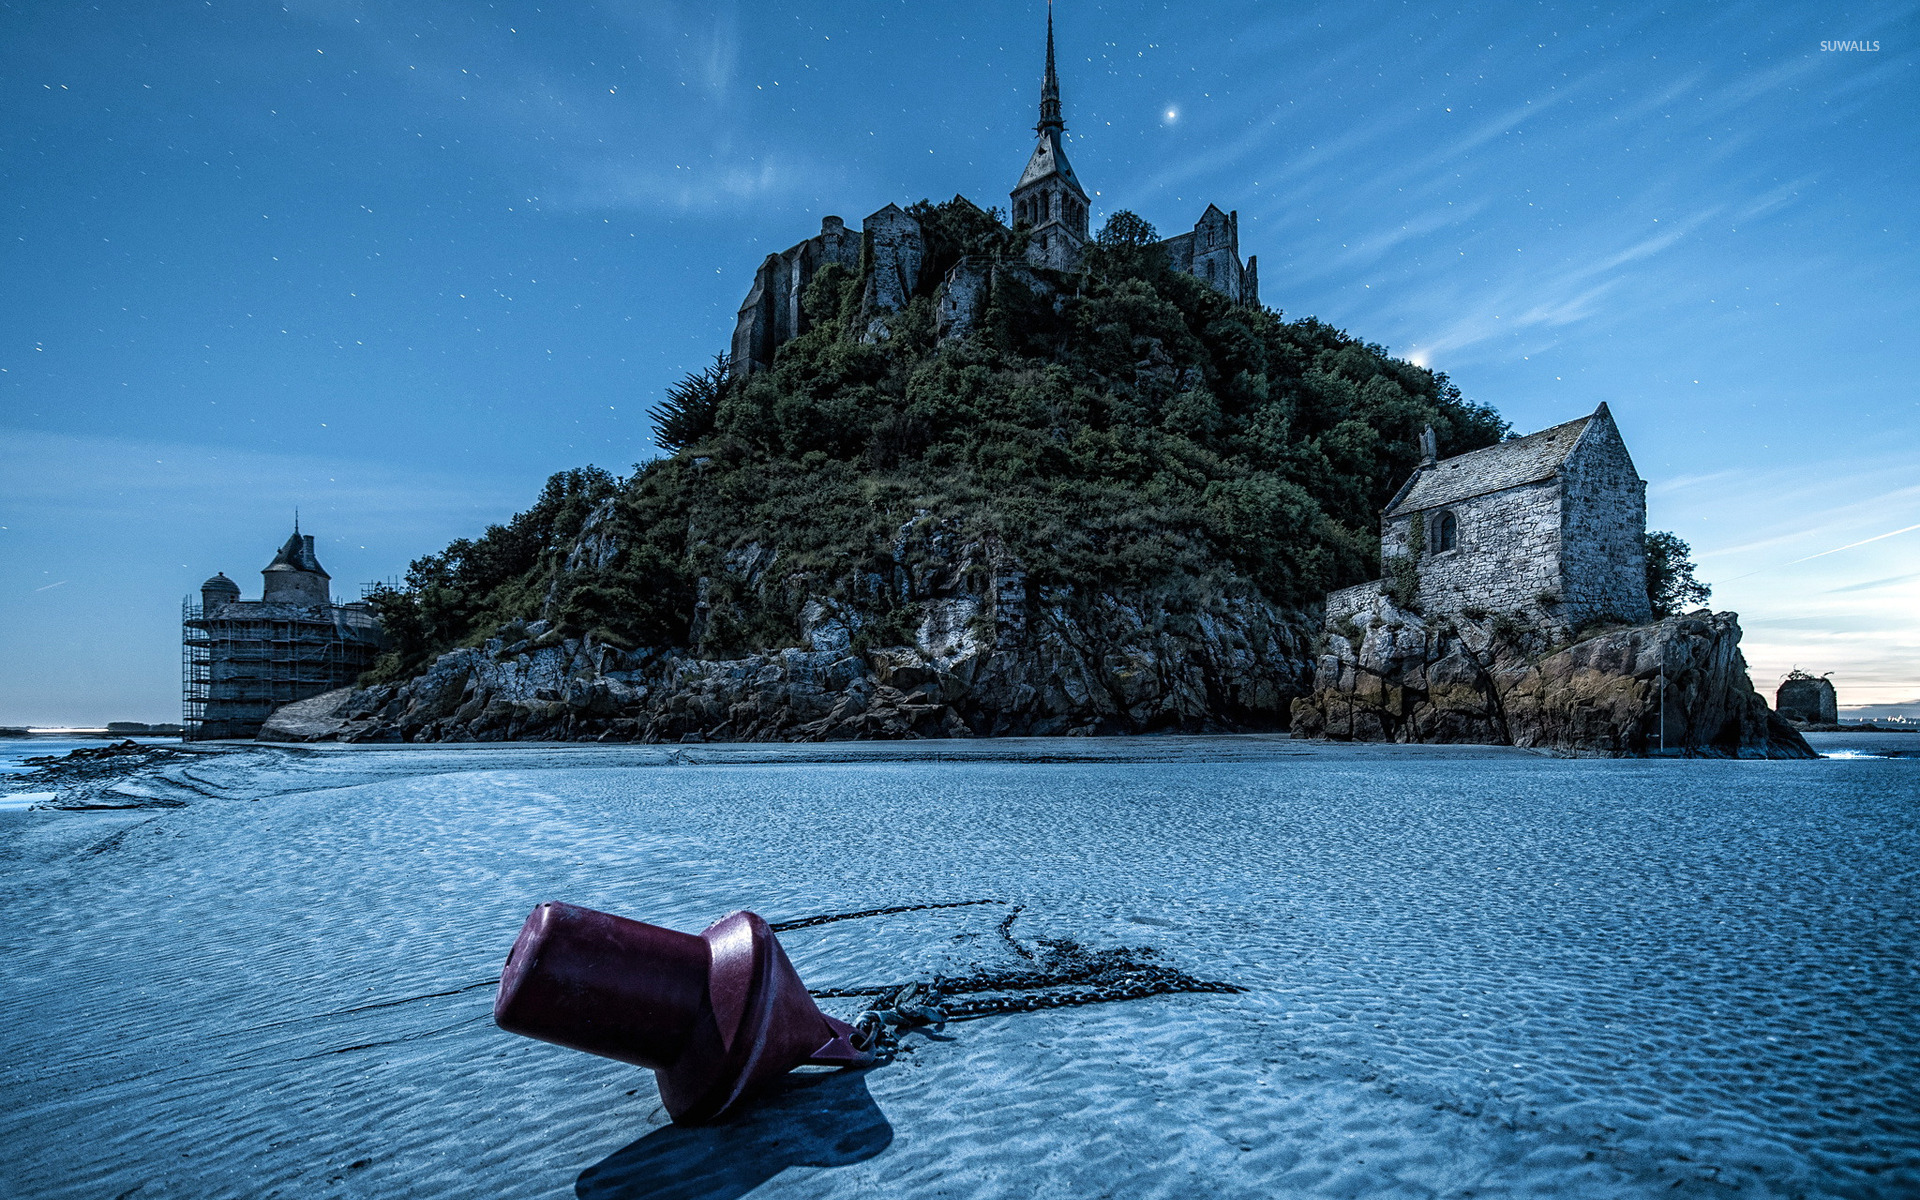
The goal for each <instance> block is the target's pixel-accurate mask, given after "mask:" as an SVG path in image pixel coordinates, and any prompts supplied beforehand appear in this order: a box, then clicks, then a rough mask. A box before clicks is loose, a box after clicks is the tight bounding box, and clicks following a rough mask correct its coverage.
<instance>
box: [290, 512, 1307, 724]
mask: <svg viewBox="0 0 1920 1200" xmlns="http://www.w3.org/2000/svg"><path fill="white" fill-rule="evenodd" d="M923 534H924V531H923ZM604 539H605V534H604V532H603V531H602V530H601V529H600V528H599V526H598V523H596V522H592V521H590V522H589V523H588V527H587V528H586V529H585V530H584V531H583V534H582V538H581V543H580V547H579V548H578V552H577V553H575V554H571V555H569V562H570V564H571V568H572V569H573V570H576V571H589V570H592V569H593V568H594V564H595V563H596V561H600V560H604V559H605V558H606V557H607V556H608V553H609V549H608V547H607V546H605V545H603V544H601V543H602V542H603V541H604ZM907 542H908V539H907V538H906V537H904V536H903V537H902V538H901V539H900V543H899V544H900V547H901V552H902V555H903V565H902V567H901V569H900V570H898V571H896V572H894V573H893V577H892V578H891V579H888V578H887V577H886V576H884V575H881V574H878V573H876V574H875V575H874V577H873V580H872V581H870V582H871V585H872V587H873V588H874V589H876V590H878V591H879V592H882V593H885V594H884V595H876V596H873V601H874V603H871V604H867V605H862V606H858V607H856V606H854V605H852V604H850V603H847V602H845V601H840V600H833V599H825V600H822V599H809V600H807V601H806V602H805V603H804V605H803V606H802V609H801V613H800V621H799V627H800V641H801V644H800V645H797V646H792V647H787V648H783V649H778V650H770V651H766V652H762V653H756V654H751V655H747V656H744V657H740V658H732V659H719V660H715V659H702V658H697V657H693V656H691V655H689V654H688V653H686V652H683V651H674V650H655V649H641V650H634V651H627V650H622V649H621V648H619V647H617V646H614V645H609V644H606V643H604V642H600V643H596V642H595V640H594V639H593V637H592V636H591V634H581V633H578V632H577V631H576V632H575V633H573V635H571V636H569V635H568V633H567V631H566V630H564V629H560V628H555V627H553V626H552V625H550V624H549V623H548V622H546V621H536V622H533V623H531V624H528V625H524V626H513V627H510V630H509V633H508V635H507V636H505V637H496V638H493V639H491V640H489V641H487V642H486V643H485V644H484V645H483V646H480V647H475V648H469V649H459V650H454V651H452V652H450V653H447V654H443V655H441V656H439V657H438V658H437V659H436V660H435V661H434V662H433V663H432V665H431V666H430V667H429V668H428V669H427V670H426V671H425V673H423V674H421V675H419V676H417V677H415V678H413V679H411V680H408V681H405V682H402V683H394V684H385V685H381V686H376V687H371V688H367V689H364V690H359V691H353V692H346V693H330V694H329V695H328V696H327V697H321V698H316V699H315V700H310V701H305V702H303V703H302V705H300V706H297V707H298V711H293V710H294V709H295V708H296V706H288V709H286V710H283V714H284V715H282V714H276V720H275V721H274V722H272V723H271V724H270V726H269V728H268V730H267V731H266V732H265V733H264V734H263V735H262V736H263V737H264V738H266V739H268V740H281V741H332V740H340V741H410V742H412V741H427V742H430V741H501V740H528V739H532V740H548V739H551V740H603V741H647V742H662V741H665V742H682V741H695V742H697V741H720V740H725V741H809V740H829V739H850V738H909V737H970V736H1012V735H1050V734H1109V733H1143V732H1148V731H1152V730H1159V729H1185V730H1221V729H1280V728H1285V726H1286V722H1287V720H1288V713H1289V708H1290V705H1291V703H1292V701H1293V700H1294V698H1295V697H1297V696H1300V695H1302V694H1304V692H1305V691H1306V687H1307V684H1308V682H1309V681H1310V678H1311V656H1310V646H1309V639H1308V636H1307V635H1306V633H1305V630H1306V628H1307V625H1306V618H1305V615H1304V614H1300V613H1288V612H1283V611H1281V610H1279V609H1276V608H1275V607H1273V606H1272V605H1270V604H1269V603H1267V602H1266V601H1264V600H1262V599H1260V598H1259V597H1258V595H1257V593H1255V592H1254V591H1253V590H1252V589H1250V588H1245V589H1239V591H1240V594H1239V595H1238V596H1234V595H1231V594H1229V595H1224V596H1216V597H1215V598H1214V599H1212V600H1210V601H1208V602H1206V603H1204V604H1200V605H1197V606H1190V605H1184V604H1182V603H1180V602H1179V601H1178V600H1177V599H1175V598H1173V597H1170V596H1169V595H1166V594H1163V593H1159V592H1146V593H1143V594H1141V595H1139V596H1134V597H1121V596H1113V595H1104V594H1103V595H1084V594H1080V593H1077V592H1075V591H1073V590H1071V589H1065V588H1049V589H1045V590H1044V591H1042V592H1039V593H1038V594H1034V593H1033V592H1032V591H1031V590H1030V589H1029V586H1028V580H1027V577H1026V574H1025V572H1024V571H1023V570H1021V568H1020V567H1019V565H1018V564H1017V563H1015V562H1013V561H1011V560H1010V559H1008V558H1007V557H1006V556H1005V554H1004V552H1002V551H1001V550H999V548H998V547H997V546H995V545H994V544H993V543H992V542H991V541H964V540H961V539H959V538H958V537H947V536H944V535H943V534H941V533H940V532H938V531H936V532H934V533H933V534H931V535H930V536H923V537H922V538H921V539H918V541H917V549H916V553H915V554H914V555H913V558H914V560H915V566H914V568H913V569H912V570H908V569H907V568H906V567H905V565H904V559H905V557H906V544H907ZM929 547H931V550H929ZM930 555H931V563H930V562H929V556H930ZM769 558H770V555H769V554H767V553H763V552H761V551H760V550H759V549H758V548H757V547H750V548H749V549H748V551H747V552H745V553H740V554H736V555H733V556H730V558H729V559H728V563H729V565H730V571H729V573H730V574H731V575H733V576H734V578H733V579H731V580H729V581H727V582H728V583H730V584H731V585H733V586H735V587H738V586H746V587H748V588H759V587H768V586H776V585H774V584H773V583H772V582H771V581H772V580H773V579H774V578H775V576H774V575H773V573H771V572H769V571H768V570H767V569H766V568H767V567H768V565H769V562H768V560H769ZM701 583H702V587H701V588H700V592H701V594H703V595H704V594H710V593H713V592H715V591H716V590H718V589H716V588H715V587H714V586H713V584H712V581H708V580H702V581H701ZM883 611H884V613H885V615H886V618H887V625H886V627H887V628H889V629H898V628H899V627H900V625H901V621H900V614H901V613H902V612H906V613H909V614H911V616H912V619H911V620H910V621H909V622H908V623H907V624H908V625H909V626H910V628H911V636H910V640H906V641H904V643H903V644H875V638H874V636H873V635H874V633H875V631H876V628H877V627H878V626H879V625H880V616H881V613H882V612H883ZM697 619H699V618H697Z"/></svg>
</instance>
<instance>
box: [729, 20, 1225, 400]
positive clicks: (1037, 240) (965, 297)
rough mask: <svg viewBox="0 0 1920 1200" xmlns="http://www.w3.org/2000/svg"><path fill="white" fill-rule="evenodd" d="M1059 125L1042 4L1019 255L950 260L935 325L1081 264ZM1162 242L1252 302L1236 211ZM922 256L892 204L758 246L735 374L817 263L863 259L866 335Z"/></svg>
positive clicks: (1019, 213)
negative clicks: (1040, 62) (777, 247)
mask: <svg viewBox="0 0 1920 1200" xmlns="http://www.w3.org/2000/svg"><path fill="white" fill-rule="evenodd" d="M1066 127H1067V124H1066V120H1065V119H1064V117H1063V116H1062V115H1061V106H1060V77H1059V75H1058V74H1057V73H1056V71H1055V70H1054V57H1053V14H1052V12H1051V11H1049V12H1048V14H1047V69H1046V75H1045V79H1044V82H1043V83H1042V84H1041V87H1040V122H1039V124H1038V125H1036V126H1035V127H1034V132H1035V133H1036V135H1037V137H1038V140H1037V142H1036V144H1035V145H1034V148H1033V153H1032V155H1030V156H1029V157H1028V159H1027V167H1026V170H1024V171H1022V172H1021V173H1020V180H1019V182H1018V183H1016V184H1014V185H1013V191H1012V193H1011V194H1010V196H1009V199H1010V201H1011V203H1010V206H1009V208H1008V212H1009V213H1010V214H1011V217H1012V221H1013V230H1014V232H1015V233H1024V234H1025V235H1026V258H1025V262H1024V263H1008V262H1004V261H999V262H992V263H986V262H977V261H972V260H963V261H962V262H961V263H959V264H958V265H956V266H954V267H953V268H952V269H950V270H949V271H948V272H947V275H946V277H945V278H944V279H942V280H940V281H939V282H938V285H937V289H936V295H937V297H938V309H939V313H940V330H941V333H942V335H943V336H958V335H960V334H963V333H965V332H966V331H967V330H968V329H969V328H971V327H972V323H973V317H974V314H975V313H977V312H978V311H979V308H980V305H981V304H983V303H984V302H985V299H986V297H987V295H988V294H989V293H990V292H991V290H992V288H993V287H994V285H995V282H996V280H1001V281H1004V280H1006V279H1008V278H1009V276H1010V275H1011V276H1013V277H1017V279H1018V282H1019V283H1020V284H1021V285H1022V286H1024V287H1027V288H1029V289H1034V290H1038V291H1040V292H1042V293H1046V292H1051V291H1054V290H1056V289H1057V283H1056V282H1055V281H1054V280H1050V279H1048V278H1047V276H1046V274H1043V273H1059V274H1071V273H1072V272H1074V271H1077V270H1078V269H1079V267H1080V261H1081V256H1082V255H1083V254H1084V253H1085V251H1086V247H1087V242H1088V240H1089V237H1088V234H1087V217H1088V214H1089V211H1090V207H1091V202H1090V201H1089V199H1088V197H1087V190H1086V188H1084V187H1082V186H1081V184H1080V180H1079V178H1078V177H1076V176H1075V175H1074V173H1073V164H1072V163H1070V162H1068V161H1067V148H1066V145H1065V143H1064V142H1063V140H1062V134H1063V133H1064V132H1065V131H1066ZM956 199H957V200H963V198H961V197H956ZM982 215H983V216H984V215H985V214H984V213H983V214H982ZM1160 245H1161V246H1162V247H1164V248H1165V249H1166V251H1167V258H1168V261H1169V262H1170V263H1171V264H1172V266H1173V268H1174V269H1175V270H1178V271H1184V272H1186V273H1188V274H1190V275H1193V276H1196V277H1197V278H1200V279H1203V280H1205V281H1206V282H1207V283H1208V284H1209V285H1210V286H1212V287H1213V288H1214V289H1215V290H1217V291H1219V292H1221V293H1223V294H1224V295H1226V296H1228V297H1231V298H1232V299H1234V300H1237V301H1240V302H1242V303H1246V304H1258V303H1259V302H1260V284H1259V276H1258V269H1257V266H1256V263H1255V260H1254V259H1253V258H1251V257H1250V258H1248V259H1247V260H1246V261H1245V262H1244V263H1242V262H1241V261H1240V219H1239V214H1238V213H1237V212H1222V211H1220V209H1219V208H1218V207H1216V206H1214V205H1211V204H1209V205H1208V206H1207V211H1206V212H1204V213H1202V214H1201V215H1200V220H1199V222H1198V223H1197V224H1195V225H1194V227H1193V231H1192V232H1191V233H1183V234H1181V235H1179V236H1178V237H1172V238H1168V239H1166V240H1165V241H1163V242H1161V243H1160ZM925 257H926V236H925V233H924V231H923V230H922V229H921V227H920V222H919V221H917V220H915V219H914V217H913V216H912V215H911V214H909V213H907V212H906V211H905V210H903V209H902V208H901V207H900V206H899V205H897V204H889V205H887V206H886V207H885V208H882V209H881V210H880V211H878V212H876V213H873V214H872V215H870V216H868V217H867V219H866V221H865V222H864V223H863V225H862V227H861V228H860V229H859V230H850V229H848V228H847V224H846V222H845V221H843V220H841V219H840V218H839V217H827V218H826V219H824V220H823V221H821V223H820V232H819V233H818V234H816V235H815V236H813V237H810V238H808V239H807V240H806V241H804V242H801V243H799V244H798V245H796V246H793V247H790V248H789V249H787V250H786V251H784V252H782V253H780V254H769V255H767V257H766V259H765V261H763V262H762V263H761V264H760V269H759V270H758V271H756V272H754V276H753V287H752V289H751V290H750V291H748V293H747V298H746V301H745V302H744V303H743V304H741V306H740V316H739V319H738V320H737V321H736V323H735V324H734V330H733V348H732V370H733V372H734V374H736V375H743V374H747V373H749V372H752V371H756V370H761V369H763V368H766V367H768V366H771V365H772V364H773V356H774V352H775V351H776V350H778V349H779V348H780V346H781V345H782V344H783V343H785V342H787V341H790V340H791V339H793V338H795V337H798V336H799V335H800V334H802V333H805V332H806V329H807V316H806V313H805V312H804V311H803V310H802V307H801V303H800V301H801V297H802V296H803V295H804V294H805V293H806V290H807V284H808V283H810V282H811V281H812V280H813V276H814V274H815V272H817V271H820V270H821V269H823V268H825V267H827V266H828V265H830V264H838V265H839V266H842V267H844V268H846V269H847V270H849V271H859V270H861V268H862V266H863V265H864V266H865V267H866V269H867V272H868V274H867V280H866V289H865V292H864V293H863V295H862V297H861V307H862V311H863V312H864V313H866V314H868V317H869V320H870V325H869V335H868V336H870V337H872V338H874V339H878V338H881V337H884V336H885V319H884V316H883V314H884V313H888V312H897V311H899V310H900V309H902V308H904V307H906V304H907V301H908V300H910V299H911V298H912V297H913V296H914V295H915V294H916V292H919V291H921V289H922V286H923V284H925V285H928V286H933V281H931V280H922V279H921V277H920V276H921V265H922V263H923V261H924V259H925ZM1022 268H1024V269H1022Z"/></svg>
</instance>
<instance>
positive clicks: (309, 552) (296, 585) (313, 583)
mask: <svg viewBox="0 0 1920 1200" xmlns="http://www.w3.org/2000/svg"><path fill="white" fill-rule="evenodd" d="M260 577H261V579H262V580H263V581H264V582H263V585H262V588H261V596H260V598H261V600H263V601H264V602H266V603H268V604H291V605H295V606H297V607H300V608H324V607H326V606H327V605H330V604H332V603H333V596H332V594H331V592H330V591H329V589H328V586H327V585H328V583H329V582H330V581H331V580H332V576H330V575H328V574H327V572H326V570H325V568H323V567H322V566H321V565H320V560H319V559H317V558H315V557H314V555H313V535H312V534H310V533H309V534H306V535H304V536H302V534H301V533H300V523H299V522H298V521H295V522H294V524H293V536H292V537H290V538H288V539H287V544H286V545H284V546H282V547H280V553H278V554H276V555H274V556H273V561H272V562H270V563H268V564H267V565H266V567H265V568H264V569H262V570H261V572H260Z"/></svg>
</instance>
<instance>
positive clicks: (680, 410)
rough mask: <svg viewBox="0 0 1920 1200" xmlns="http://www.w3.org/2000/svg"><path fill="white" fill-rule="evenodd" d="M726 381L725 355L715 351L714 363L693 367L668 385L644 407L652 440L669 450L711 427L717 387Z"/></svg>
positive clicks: (683, 445) (716, 408)
mask: <svg viewBox="0 0 1920 1200" xmlns="http://www.w3.org/2000/svg"><path fill="white" fill-rule="evenodd" d="M726 382H727V356H726V355H724V354H717V355H715V356H714V359H713V365H712V366H710V367H708V368H706V369H705V370H703V371H694V372H692V373H691V374H689V375H688V376H687V377H686V378H684V379H682V380H681V381H680V382H678V383H675V384H669V385H668V387H667V395H666V399H664V400H662V401H661V402H660V403H658V404H656V405H654V406H653V407H652V408H650V409H648V410H647V418H648V419H649V420H651V421H652V422H653V442H654V444H655V445H656V446H659V447H660V448H661V449H662V450H666V451H669V452H672V451H675V450H681V449H684V448H686V447H688V446H691V445H692V444H693V443H695V442H697V441H699V440H700V439H701V438H703V437H705V436H707V434H708V433H710V432H712V430H713V418H714V416H715V414H716V413H718V412H719V410H720V390H721V389H722V388H723V387H725V386H726Z"/></svg>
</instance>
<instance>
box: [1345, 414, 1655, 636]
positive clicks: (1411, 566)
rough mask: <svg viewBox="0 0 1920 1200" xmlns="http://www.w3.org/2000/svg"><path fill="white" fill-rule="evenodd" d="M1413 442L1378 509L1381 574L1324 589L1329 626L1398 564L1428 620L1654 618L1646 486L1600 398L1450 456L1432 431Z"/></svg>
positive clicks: (1536, 622)
mask: <svg viewBox="0 0 1920 1200" xmlns="http://www.w3.org/2000/svg"><path fill="white" fill-rule="evenodd" d="M1422 449H1423V450H1424V452H1425V461H1423V462H1422V463H1421V464H1420V466H1419V467H1418V468H1416V469H1415V471H1414V473H1413V475H1412V476H1411V477H1410V478H1409V479H1408V480H1407V481H1406V483H1405V484H1403V485H1401V488H1400V490H1399V491H1398V492H1397V493H1395V495H1394V497H1393V500H1392V501H1391V502H1390V503H1389V504H1388V505H1387V507H1386V511H1385V512H1384V513H1382V514H1381V517H1380V562H1381V566H1382V568H1383V569H1384V570H1385V572H1386V574H1387V579H1386V580H1379V581H1375V582H1372V583H1364V584H1361V585H1359V586H1358V587H1350V588H1346V589H1344V590H1342V591H1338V592H1334V593H1333V594H1332V595H1330V596H1328V597H1327V625H1328V628H1330V629H1338V628H1339V627H1341V626H1343V625H1345V624H1346V623H1347V622H1350V621H1352V620H1353V619H1354V618H1355V617H1356V616H1358V615H1359V614H1361V613H1362V612H1364V611H1366V610H1368V609H1370V608H1372V607H1373V606H1374V605H1375V604H1376V603H1377V602H1378V600H1379V599H1380V597H1381V596H1382V595H1383V593H1386V592H1387V590H1388V588H1389V587H1390V585H1391V584H1392V583H1393V582H1394V579H1395V576H1396V574H1400V575H1403V576H1404V577H1405V578H1406V579H1407V580H1408V582H1410V583H1411V584H1412V585H1413V586H1412V589H1411V594H1410V595H1406V597H1405V598H1406V599H1408V600H1410V601H1411V602H1412V603H1411V607H1412V608H1414V609H1416V610H1417V611H1418V612H1420V613H1421V614H1422V615H1424V616H1426V617H1428V618H1434V617H1456V616H1462V615H1465V616H1468V617H1475V616H1479V617H1485V616H1488V615H1493V614H1507V615H1509V616H1513V617H1518V618H1520V619H1522V620H1524V621H1526V622H1527V624H1528V625H1530V626H1533V627H1537V628H1543V629H1550V630H1554V629H1557V630H1572V629H1577V628H1579V627H1580V626H1581V625H1583V624H1585V623H1587V622H1589V621H1594V620H1601V619H1608V620H1618V621H1625V622H1628V623H1632V624H1640V623H1643V622H1645V621H1649V620H1651V619H1652V616H1653V614H1652V609H1651V604H1650V602H1649V600H1648V598H1647V560H1646V532H1647V500H1646V496H1647V485H1646V482H1645V481H1644V480H1642V479H1641V478H1640V476H1639V473H1638V472H1636V471H1635V470H1634V466H1633V459H1632V458H1631V457H1629V456H1628V454H1627V445H1626V443H1625V442H1624V441H1623V440H1621V437H1620V430H1619V428H1618V427H1616V426H1615V425H1614V423H1613V415H1612V414H1611V413H1610V412H1608V411H1607V406H1606V405H1605V404H1602V405H1601V406H1600V407H1599V408H1597V409H1595V410H1594V411H1593V412H1592V413H1591V414H1590V415H1588V416H1584V417H1581V418H1580V419H1579V420H1577V421H1568V422H1567V423H1566V424H1564V425H1555V426H1554V427H1553V428H1551V429H1543V430H1541V431H1540V432H1539V433H1534V434H1529V435H1528V436H1526V437H1521V438H1513V439H1511V440H1509V441H1505V442H1501V443H1499V444H1498V445H1494V446H1488V447H1486V448H1485V449H1481V450H1474V451H1471V452H1469V453H1466V454H1461V455H1456V456H1455V457H1453V458H1439V457H1437V455H1436V454H1435V447H1434V439H1433V431H1432V430H1431V429H1429V430H1428V431H1427V433H1426V435H1425V437H1424V438H1423V439H1422Z"/></svg>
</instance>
